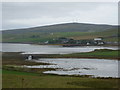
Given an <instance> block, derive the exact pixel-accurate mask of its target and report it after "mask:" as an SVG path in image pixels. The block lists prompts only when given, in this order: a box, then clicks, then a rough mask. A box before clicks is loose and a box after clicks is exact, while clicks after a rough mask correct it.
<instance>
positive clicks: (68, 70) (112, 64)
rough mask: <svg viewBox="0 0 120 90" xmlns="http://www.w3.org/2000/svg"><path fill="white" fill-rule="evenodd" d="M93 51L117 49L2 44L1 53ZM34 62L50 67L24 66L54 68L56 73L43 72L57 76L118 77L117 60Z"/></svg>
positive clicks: (49, 60)
mask: <svg viewBox="0 0 120 90" xmlns="http://www.w3.org/2000/svg"><path fill="white" fill-rule="evenodd" d="M95 49H113V50H117V49H118V47H101V46H84V47H83V46H81V47H62V46H55V45H54V46H53V45H31V44H12V43H3V44H2V49H1V48H0V51H2V52H23V54H69V53H77V52H90V51H93V50H95ZM36 62H45V63H51V64H52V65H39V66H24V67H28V68H56V69H57V70H56V71H45V72H43V73H52V74H59V75H93V76H95V77H118V63H119V64H120V61H117V60H106V59H70V58H69V59H65V58H64V59H60V58H59V59H39V60H36Z"/></svg>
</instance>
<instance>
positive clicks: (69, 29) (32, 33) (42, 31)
mask: <svg viewBox="0 0 120 90" xmlns="http://www.w3.org/2000/svg"><path fill="white" fill-rule="evenodd" d="M2 33H3V42H22V43H23V42H24V43H27V42H32V43H38V42H45V41H47V40H53V39H55V38H59V37H67V38H73V39H76V40H82V39H93V38H95V37H105V40H106V41H118V38H117V36H118V35H117V34H118V30H117V27H116V26H111V25H96V24H83V23H66V24H57V25H50V26H42V27H34V28H26V29H15V30H6V31H3V32H2Z"/></svg>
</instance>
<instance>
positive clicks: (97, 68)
mask: <svg viewBox="0 0 120 90" xmlns="http://www.w3.org/2000/svg"><path fill="white" fill-rule="evenodd" d="M36 62H44V63H50V64H53V65H35V66H24V67H27V68H55V69H56V70H52V71H45V72H43V73H47V74H58V75H92V76H94V77H114V78H117V77H118V62H119V61H117V60H106V59H75V58H72V59H67V58H62V59H61V58H58V59H39V60H36Z"/></svg>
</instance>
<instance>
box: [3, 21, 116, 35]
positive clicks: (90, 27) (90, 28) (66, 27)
mask: <svg viewBox="0 0 120 90" xmlns="http://www.w3.org/2000/svg"><path fill="white" fill-rule="evenodd" d="M116 27H117V26H114V25H102V24H87V23H62V24H55V25H47V26H39V27H31V28H22V29H11V30H4V31H3V34H4V33H13V34H16V33H19V34H20V33H21V34H22V33H27V32H47V33H48V32H49V33H50V32H51V33H54V32H99V31H105V30H108V29H113V28H116Z"/></svg>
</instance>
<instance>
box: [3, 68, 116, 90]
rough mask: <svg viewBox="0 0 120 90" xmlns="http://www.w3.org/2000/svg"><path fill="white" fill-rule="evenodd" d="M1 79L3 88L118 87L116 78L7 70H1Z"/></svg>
mask: <svg viewBox="0 0 120 90" xmlns="http://www.w3.org/2000/svg"><path fill="white" fill-rule="evenodd" d="M2 79H3V88H118V79H96V78H87V77H77V76H57V75H45V74H42V73H39V74H35V73H28V72H19V71H9V70H3V76H2ZM96 90H97V89H96Z"/></svg>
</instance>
